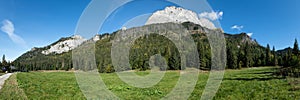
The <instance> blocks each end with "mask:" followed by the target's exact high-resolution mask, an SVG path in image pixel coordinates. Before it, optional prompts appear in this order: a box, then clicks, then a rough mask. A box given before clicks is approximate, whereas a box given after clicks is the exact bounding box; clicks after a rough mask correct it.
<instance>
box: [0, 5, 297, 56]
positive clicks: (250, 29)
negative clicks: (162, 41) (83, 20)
mask: <svg viewBox="0 0 300 100" xmlns="http://www.w3.org/2000/svg"><path fill="white" fill-rule="evenodd" d="M89 2H90V0H0V22H1V23H0V25H1V26H2V24H3V23H6V24H8V25H10V26H11V25H12V26H13V27H14V30H13V31H12V32H11V30H8V31H7V32H8V33H10V32H11V33H13V35H12V34H10V35H9V34H7V33H6V32H3V31H0V55H2V54H5V55H6V57H7V59H9V60H13V59H15V58H17V57H18V56H20V55H21V54H23V53H25V52H26V51H28V50H30V49H31V48H32V47H43V46H46V45H48V44H51V43H53V42H55V41H56V40H58V39H59V38H61V37H68V36H71V35H73V34H74V30H75V28H76V24H77V21H78V19H79V17H80V15H81V13H82V12H83V10H84V9H85V7H86V6H87V5H88V3H89ZM208 2H209V4H210V5H211V7H212V8H213V10H214V11H216V12H223V14H222V16H220V17H221V18H220V19H219V20H220V23H221V26H222V28H223V30H224V31H225V32H227V33H240V32H246V33H253V35H252V38H254V39H256V40H257V41H258V42H259V43H260V44H261V45H263V46H265V45H266V44H267V43H269V44H270V45H271V46H273V45H274V46H275V47H276V49H283V48H285V47H288V46H292V45H293V42H294V39H295V38H297V39H298V40H300V28H299V27H300V20H298V18H300V6H299V5H300V1H299V0H208ZM134 3H135V4H128V5H127V6H126V5H125V6H123V7H121V8H119V9H118V10H117V11H116V12H115V13H116V14H115V15H114V14H113V15H114V16H113V15H112V16H110V19H108V20H107V21H106V22H105V26H104V27H103V28H102V29H101V31H100V32H99V33H104V32H112V31H115V30H117V29H119V28H120V27H121V25H123V24H124V23H125V22H126V21H127V20H129V19H131V18H132V17H134V16H136V15H140V14H144V13H151V12H154V11H156V10H158V9H163V8H164V7H166V6H171V5H174V4H172V3H167V2H164V1H158V0H152V1H149V0H148V1H136V2H134ZM7 21H9V22H11V23H8V22H7ZM1 26H0V27H1ZM233 26H236V28H235V29H232V27H233ZM237 28H240V29H237ZM11 37H14V38H19V39H17V40H13V39H11ZM22 41H23V42H24V43H23V42H22Z"/></svg>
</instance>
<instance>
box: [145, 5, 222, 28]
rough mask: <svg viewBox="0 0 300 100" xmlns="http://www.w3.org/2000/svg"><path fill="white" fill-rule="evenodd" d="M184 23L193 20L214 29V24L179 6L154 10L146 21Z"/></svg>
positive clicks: (151, 22) (149, 22) (153, 22)
mask: <svg viewBox="0 0 300 100" xmlns="http://www.w3.org/2000/svg"><path fill="white" fill-rule="evenodd" d="M167 22H173V23H184V22H193V23H195V24H198V25H201V26H203V27H206V28H209V29H216V27H215V25H214V24H213V23H212V22H211V21H210V20H208V19H206V18H199V17H198V15H197V13H195V12H193V11H191V10H187V9H184V8H181V7H175V6H170V7H166V8H165V9H164V10H159V11H156V12H154V13H153V14H152V15H151V16H150V17H149V19H148V21H147V22H146V25H149V24H157V23H167Z"/></svg>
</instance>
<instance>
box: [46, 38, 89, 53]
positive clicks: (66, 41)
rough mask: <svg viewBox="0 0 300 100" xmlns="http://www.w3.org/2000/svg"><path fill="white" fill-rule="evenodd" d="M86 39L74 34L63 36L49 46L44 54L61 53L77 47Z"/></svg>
mask: <svg viewBox="0 0 300 100" xmlns="http://www.w3.org/2000/svg"><path fill="white" fill-rule="evenodd" d="M84 41H86V39H84V38H83V37H82V36H80V35H74V36H72V37H67V38H61V39H60V40H58V41H57V42H55V43H53V44H51V45H50V46H48V49H46V50H43V51H42V54H45V55H48V54H51V53H57V54H61V53H64V52H68V51H70V50H73V49H75V48H76V47H77V46H79V45H80V44H82V43H83V42H84Z"/></svg>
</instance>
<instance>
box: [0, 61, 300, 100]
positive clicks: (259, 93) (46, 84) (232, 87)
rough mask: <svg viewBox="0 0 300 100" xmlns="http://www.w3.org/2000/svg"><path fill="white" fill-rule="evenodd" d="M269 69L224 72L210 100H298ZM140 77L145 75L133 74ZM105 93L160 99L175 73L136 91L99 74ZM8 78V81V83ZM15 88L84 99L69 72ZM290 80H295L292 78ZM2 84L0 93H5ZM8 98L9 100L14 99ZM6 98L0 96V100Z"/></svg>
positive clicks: (33, 78) (21, 78) (27, 78)
mask: <svg viewBox="0 0 300 100" xmlns="http://www.w3.org/2000/svg"><path fill="white" fill-rule="evenodd" d="M274 71H275V69H274V68H273V67H261V68H249V69H242V70H226V73H225V76H224V79H223V82H222V84H221V86H220V87H219V90H218V92H217V94H216V96H215V98H214V99H217V100H218V99H224V100H225V99H226V100H227V99H238V100H240V99H255V100H256V99H299V98H300V97H299V96H300V90H299V89H298V88H297V85H298V83H297V82H293V85H291V81H290V80H291V78H288V79H285V78H282V77H280V76H275V75H273V72H274ZM135 73H137V74H138V75H141V76H144V75H147V74H149V71H147V72H143V71H138V72H135ZM100 76H101V77H102V79H103V80H104V82H105V84H106V86H107V89H109V90H110V91H112V92H113V93H114V94H115V95H116V96H118V97H119V98H121V99H160V98H162V97H164V96H165V95H167V94H168V93H169V92H170V91H172V89H173V88H174V86H175V85H176V82H177V81H178V78H179V77H180V74H179V71H168V72H166V73H165V76H164V78H163V79H162V80H161V81H160V82H159V83H158V84H156V85H155V86H153V87H151V88H137V87H134V86H130V85H128V84H126V83H125V82H123V81H122V80H121V79H120V78H119V77H118V75H117V74H116V73H101V74H100ZM208 76H209V73H208V72H200V74H199V77H198V81H197V84H196V86H195V89H194V91H193V93H192V94H191V95H190V98H189V99H193V100H194V99H199V98H200V97H201V95H202V93H203V90H204V88H205V85H206V82H207V79H208ZM13 78H14V77H11V78H10V79H9V80H12V79H13ZM17 80H18V85H19V87H20V88H21V89H23V90H24V92H25V94H26V96H27V97H28V99H84V95H83V94H82V93H81V91H80V88H79V87H78V84H77V83H76V78H75V75H74V73H71V72H30V73H19V74H18V75H17ZM293 80H297V79H295V78H293ZM7 84H8V83H6V85H5V88H6V89H3V91H10V92H13V91H17V90H15V89H11V90H10V89H9V88H13V87H9V86H7ZM17 95H18V94H16V95H11V98H14V97H17ZM6 96H8V94H2V93H1V94H0V99H1V98H2V97H6Z"/></svg>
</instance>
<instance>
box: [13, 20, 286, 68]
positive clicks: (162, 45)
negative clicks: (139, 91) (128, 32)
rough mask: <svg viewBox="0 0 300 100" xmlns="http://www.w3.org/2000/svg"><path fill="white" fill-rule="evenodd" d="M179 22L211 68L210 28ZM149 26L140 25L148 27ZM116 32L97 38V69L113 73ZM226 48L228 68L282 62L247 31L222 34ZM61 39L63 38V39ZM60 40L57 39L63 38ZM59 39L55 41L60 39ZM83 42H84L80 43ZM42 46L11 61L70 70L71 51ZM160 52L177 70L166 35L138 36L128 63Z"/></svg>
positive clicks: (144, 61) (138, 64)
mask: <svg viewBox="0 0 300 100" xmlns="http://www.w3.org/2000/svg"><path fill="white" fill-rule="evenodd" d="M182 25H183V26H184V27H185V28H186V29H187V30H188V31H189V33H190V34H192V37H193V39H194V41H195V44H196V45H197V50H198V52H199V62H200V67H199V68H200V69H210V66H211V47H210V45H209V41H208V38H207V36H206V34H210V33H205V31H204V30H209V29H207V28H204V27H202V26H200V25H197V24H193V23H191V22H185V23H182ZM148 26H151V25H147V26H143V27H148ZM115 34H117V32H114V33H111V34H108V33H106V34H102V35H99V37H100V39H99V40H98V41H96V44H95V48H96V51H95V52H96V53H95V54H96V63H97V66H98V69H99V72H114V69H113V66H112V61H111V46H112V42H111V41H112V40H113V39H114V37H115ZM224 35H225V38H226V47H227V50H226V52H227V67H226V68H229V69H239V68H242V67H259V66H275V65H282V64H283V63H284V61H283V60H286V59H282V57H281V55H282V54H280V55H279V54H278V53H277V52H275V49H274V47H273V50H271V49H270V46H269V45H267V47H264V46H261V45H259V44H258V43H257V42H256V41H255V40H254V39H251V37H249V36H248V35H247V34H246V33H241V34H227V33H224ZM63 39H64V38H63ZM63 39H60V40H59V41H62V40H63ZM59 41H58V42H59ZM83 45H84V43H83ZM46 48H49V46H48V47H44V48H34V50H31V51H28V52H27V53H25V54H23V55H22V56H20V57H19V58H17V59H16V60H15V61H14V62H13V64H14V65H15V66H16V67H17V68H19V69H20V70H59V69H60V70H70V69H71V68H72V52H71V51H69V52H65V53H61V54H57V53H51V54H48V55H45V54H42V51H43V50H45V49H46ZM155 54H161V55H162V56H163V57H164V58H165V59H166V61H167V65H168V67H167V69H168V70H180V63H181V62H180V56H179V52H178V50H177V49H176V48H175V45H174V43H172V42H171V41H170V40H168V39H167V38H166V37H164V36H161V35H157V34H149V35H146V36H144V37H140V38H138V39H137V40H136V41H135V42H134V44H133V45H132V47H131V49H130V58H129V59H130V65H131V67H132V68H133V69H138V70H147V69H149V61H148V60H149V58H150V57H151V56H152V55H155Z"/></svg>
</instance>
